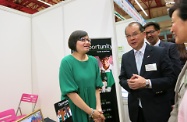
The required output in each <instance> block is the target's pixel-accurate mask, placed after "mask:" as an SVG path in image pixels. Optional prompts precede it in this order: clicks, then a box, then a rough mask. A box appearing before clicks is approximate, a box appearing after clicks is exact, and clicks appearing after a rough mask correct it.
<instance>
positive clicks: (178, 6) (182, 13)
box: [169, 0, 187, 21]
mask: <svg viewBox="0 0 187 122" xmlns="http://www.w3.org/2000/svg"><path fill="white" fill-rule="evenodd" d="M175 10H179V13H178V16H179V17H180V18H181V19H182V20H183V21H186V20H187V11H186V10H187V1H186V0H181V1H180V2H176V3H175V4H174V5H173V6H172V7H171V8H170V9H169V16H170V17H172V14H173V12H174V11H175Z"/></svg>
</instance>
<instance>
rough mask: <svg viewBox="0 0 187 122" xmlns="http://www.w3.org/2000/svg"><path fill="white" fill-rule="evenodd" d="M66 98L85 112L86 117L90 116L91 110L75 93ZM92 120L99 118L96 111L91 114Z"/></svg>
mask: <svg viewBox="0 0 187 122" xmlns="http://www.w3.org/2000/svg"><path fill="white" fill-rule="evenodd" d="M67 96H68V97H69V98H70V99H71V100H72V102H73V103H74V104H75V105H76V106H77V107H79V108H80V109H82V110H83V111H84V112H86V113H87V114H88V115H91V114H92V112H93V109H92V108H90V107H89V106H88V105H87V104H86V103H85V102H84V101H83V100H82V98H81V97H80V96H79V95H78V94H77V93H75V92H71V93H68V94H67ZM92 117H93V119H97V118H101V113H100V112H99V111H98V110H94V113H93V114H92Z"/></svg>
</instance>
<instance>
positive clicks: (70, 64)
mask: <svg viewBox="0 0 187 122" xmlns="http://www.w3.org/2000/svg"><path fill="white" fill-rule="evenodd" d="M90 45H91V40H90V39H89V36H88V34H87V32H85V31H82V30H77V31H74V32H73V33H72V34H71V35H70V37H69V40H68V46H69V48H70V49H71V50H72V51H73V53H72V54H71V55H68V56H65V57H64V58H63V59H62V61H61V65H60V71H59V81H60V89H61V93H62V96H61V97H62V99H68V100H69V105H70V108H71V111H72V117H73V122H93V121H95V122H104V120H105V117H104V115H103V113H102V108H101V101H100V92H101V88H102V85H103V84H102V81H101V77H100V71H99V66H98V62H97V59H95V58H94V57H93V56H89V55H87V54H86V53H87V52H88V51H89V48H90Z"/></svg>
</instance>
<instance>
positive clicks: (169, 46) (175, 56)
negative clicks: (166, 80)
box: [159, 41, 182, 105]
mask: <svg viewBox="0 0 187 122" xmlns="http://www.w3.org/2000/svg"><path fill="white" fill-rule="evenodd" d="M159 46H160V47H164V48H166V50H167V53H168V56H169V58H170V60H171V63H172V65H173V69H174V73H175V76H176V80H175V81H177V78H178V75H179V73H180V72H181V69H182V65H181V61H180V56H179V52H178V50H177V46H176V44H174V43H171V42H163V41H160V44H159ZM175 84H176V82H175ZM174 88H175V87H173V88H171V89H170V90H169V91H170V97H171V98H170V99H171V104H172V105H174V98H175V92H174Z"/></svg>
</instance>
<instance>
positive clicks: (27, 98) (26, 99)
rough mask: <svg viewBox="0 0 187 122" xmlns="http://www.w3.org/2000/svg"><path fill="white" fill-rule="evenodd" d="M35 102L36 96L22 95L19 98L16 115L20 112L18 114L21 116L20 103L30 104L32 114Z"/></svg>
mask: <svg viewBox="0 0 187 122" xmlns="http://www.w3.org/2000/svg"><path fill="white" fill-rule="evenodd" d="M37 100H38V95H35V94H26V93H23V94H22V96H21V99H20V102H19V105H18V109H17V111H16V115H18V112H20V114H21V115H22V111H21V103H22V102H27V103H32V104H33V107H32V112H33V111H34V109H35V106H36V103H37Z"/></svg>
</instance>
